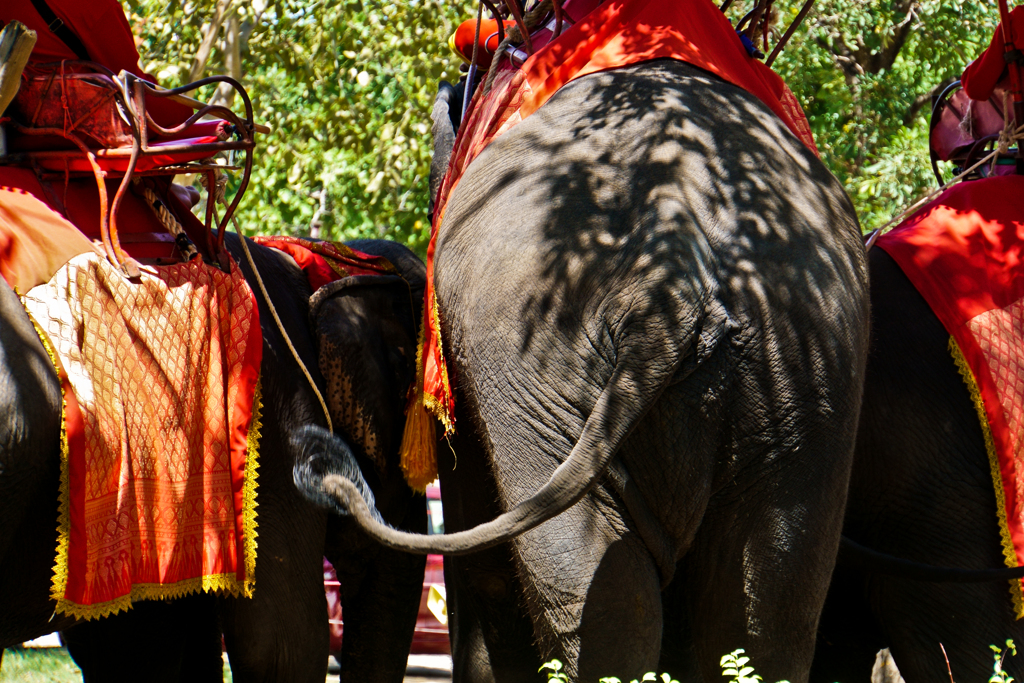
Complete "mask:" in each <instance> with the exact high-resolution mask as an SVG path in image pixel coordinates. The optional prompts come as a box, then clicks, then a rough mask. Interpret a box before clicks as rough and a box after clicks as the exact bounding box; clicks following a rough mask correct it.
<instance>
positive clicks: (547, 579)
mask: <svg viewBox="0 0 1024 683" xmlns="http://www.w3.org/2000/svg"><path fill="white" fill-rule="evenodd" d="M617 508H618V506H617V505H614V504H613V502H612V501H611V500H610V499H609V498H607V497H606V496H605V495H604V494H603V493H602V492H597V493H595V494H592V495H590V496H588V497H587V498H584V499H583V500H582V501H580V502H579V503H577V504H576V505H575V506H573V507H572V508H570V509H569V510H567V511H566V512H564V513H562V514H561V515H560V516H558V517H556V518H555V519H553V520H550V521H548V522H547V523H545V524H542V525H541V526H539V527H537V528H536V529H534V530H532V531H530V532H527V533H526V534H524V535H523V536H521V537H520V538H519V539H517V540H516V542H515V545H516V549H517V551H518V559H519V563H520V573H521V577H522V580H523V583H524V588H525V590H526V598H527V604H528V609H529V610H530V612H531V616H532V617H533V619H534V625H535V630H536V633H537V637H538V640H539V641H540V646H541V651H542V654H543V655H544V656H545V658H551V657H555V658H558V659H560V660H561V661H562V663H563V664H564V665H565V667H566V671H567V673H568V675H569V678H570V680H581V681H591V680H597V679H598V678H601V677H604V676H618V677H620V678H622V679H624V680H628V679H631V678H639V677H640V676H641V675H642V674H644V673H646V672H648V671H653V670H654V668H655V667H656V665H657V664H658V657H659V650H660V648H661V630H662V613H661V585H660V579H659V573H658V569H657V567H656V565H655V563H654V560H653V558H652V557H651V555H650V553H649V552H648V550H647V547H646V546H645V545H644V543H643V541H642V540H641V539H640V537H639V535H638V534H637V533H636V532H635V531H634V530H632V529H631V528H630V526H629V523H628V522H627V521H626V520H625V519H624V517H623V515H622V514H621V513H620V511H619V510H618V509H617Z"/></svg>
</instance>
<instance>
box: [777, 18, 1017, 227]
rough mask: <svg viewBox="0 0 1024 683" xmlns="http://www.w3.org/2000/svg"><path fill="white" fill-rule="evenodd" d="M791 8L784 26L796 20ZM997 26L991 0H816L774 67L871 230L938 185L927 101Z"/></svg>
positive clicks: (957, 73)
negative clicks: (930, 151) (931, 156)
mask: <svg viewBox="0 0 1024 683" xmlns="http://www.w3.org/2000/svg"><path fill="white" fill-rule="evenodd" d="M798 4H799V3H797V2H792V3H789V4H788V5H787V6H786V8H785V10H784V12H783V13H782V14H783V17H780V18H781V19H783V20H785V19H786V18H788V17H789V16H794V15H795V14H796V11H797V9H798ZM998 23H999V12H998V9H997V7H996V5H995V3H994V2H975V1H971V0H871V1H870V2H862V1H858V0H818V2H817V3H816V4H815V9H814V12H813V13H812V14H811V15H810V16H809V17H808V20H807V22H806V26H804V27H802V28H801V30H800V31H799V32H798V33H797V34H796V35H795V36H794V38H793V40H792V41H791V42H790V44H789V46H788V47H786V49H785V51H784V52H783V54H782V57H780V59H779V61H778V62H777V63H776V69H777V70H778V71H779V73H780V74H781V75H782V77H783V78H785V79H786V81H787V82H788V83H789V86H790V88H792V89H793V92H794V93H795V94H796V96H797V98H798V99H799V100H800V101H801V103H802V104H803V106H804V109H805V111H806V113H807V116H808V119H809V120H810V123H811V128H812V129H813V130H814V134H815V137H816V139H817V141H818V146H819V148H820V150H821V153H822V158H823V159H824V160H825V162H826V164H828V166H829V168H830V169H831V170H832V172H833V173H835V174H836V176H838V177H839V179H840V180H842V181H843V183H844V184H845V186H846V189H847V191H848V192H849V193H850V195H851V196H852V197H853V200H854V205H855V206H856V207H857V211H858V214H859V216H860V219H861V223H862V224H863V225H864V227H866V228H871V227H877V226H878V225H881V224H882V223H885V222H886V221H887V220H888V219H889V218H890V217H891V216H892V215H894V214H896V213H898V212H899V211H900V209H901V208H902V207H904V206H906V205H908V204H910V203H911V202H912V201H913V200H914V199H915V198H916V197H917V196H918V195H920V194H922V193H923V191H924V190H925V188H926V187H928V186H929V185H932V186H933V185H934V184H935V179H934V177H933V176H932V173H931V166H930V162H929V157H928V119H929V115H930V111H931V98H932V95H933V94H937V90H938V89H941V88H942V87H944V86H945V85H947V84H949V83H950V82H952V81H954V80H957V79H959V77H960V74H961V72H962V71H963V69H964V67H965V66H966V65H967V64H968V63H969V62H970V61H971V60H972V59H974V58H975V57H977V56H978V55H979V54H980V53H981V52H982V50H984V48H985V47H986V46H987V45H988V42H989V40H990V39H991V37H992V34H993V32H994V30H995V27H996V25H997V24H998Z"/></svg>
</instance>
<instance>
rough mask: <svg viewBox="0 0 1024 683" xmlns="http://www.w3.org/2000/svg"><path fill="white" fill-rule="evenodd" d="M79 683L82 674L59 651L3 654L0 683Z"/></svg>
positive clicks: (18, 650) (27, 650)
mask: <svg viewBox="0 0 1024 683" xmlns="http://www.w3.org/2000/svg"><path fill="white" fill-rule="evenodd" d="M15 681H16V682H17V683H81V682H82V672H81V670H80V669H79V668H78V667H77V666H75V663H74V661H72V659H71V656H70V655H69V654H68V651H67V650H66V649H65V648H63V647H45V648H13V649H10V650H4V658H3V662H2V663H0V683H15Z"/></svg>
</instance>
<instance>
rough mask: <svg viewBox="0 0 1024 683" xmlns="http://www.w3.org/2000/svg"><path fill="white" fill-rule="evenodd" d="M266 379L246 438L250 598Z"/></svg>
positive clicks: (246, 542) (260, 382) (245, 517)
mask: <svg viewBox="0 0 1024 683" xmlns="http://www.w3.org/2000/svg"><path fill="white" fill-rule="evenodd" d="M262 430H263V378H262V377H260V378H259V379H257V380H256V391H255V393H254V394H253V397H252V422H250V423H249V434H248V436H247V437H246V442H247V445H248V448H247V450H246V456H245V483H244V484H243V485H242V534H243V547H244V548H245V581H244V583H243V585H242V593H243V594H244V595H245V597H247V598H251V597H252V594H253V591H254V590H255V589H256V546H257V545H258V544H257V543H256V537H257V536H259V534H258V533H257V531H256V527H257V526H258V524H257V523H256V487H257V482H256V478H257V477H259V476H260V473H259V467H260V464H259V456H260V439H262V438H263V432H262Z"/></svg>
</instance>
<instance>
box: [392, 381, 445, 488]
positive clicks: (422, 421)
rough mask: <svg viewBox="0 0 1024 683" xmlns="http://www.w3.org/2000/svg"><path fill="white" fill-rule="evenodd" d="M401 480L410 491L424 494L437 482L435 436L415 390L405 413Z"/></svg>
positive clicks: (419, 394) (429, 417)
mask: <svg viewBox="0 0 1024 683" xmlns="http://www.w3.org/2000/svg"><path fill="white" fill-rule="evenodd" d="M400 464H401V467H402V473H403V474H404V475H405V481H406V483H407V484H409V487H410V488H411V489H412V490H414V491H419V492H420V493H425V492H426V490H427V484H429V483H430V482H432V481H434V480H435V479H437V435H436V434H435V432H434V416H433V415H431V414H430V413H428V412H427V408H426V406H424V405H423V391H422V389H421V390H420V391H417V392H416V394H415V395H414V397H413V400H412V401H410V402H409V407H408V409H407V410H406V413H405V433H403V434H402V450H401V461H400Z"/></svg>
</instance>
